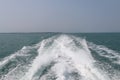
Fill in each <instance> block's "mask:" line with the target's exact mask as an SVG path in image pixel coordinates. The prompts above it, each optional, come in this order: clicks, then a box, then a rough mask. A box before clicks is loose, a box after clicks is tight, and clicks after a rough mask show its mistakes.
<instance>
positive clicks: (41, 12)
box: [0, 0, 120, 32]
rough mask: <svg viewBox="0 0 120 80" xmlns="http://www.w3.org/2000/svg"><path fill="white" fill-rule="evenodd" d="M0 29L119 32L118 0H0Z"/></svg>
mask: <svg viewBox="0 0 120 80" xmlns="http://www.w3.org/2000/svg"><path fill="white" fill-rule="evenodd" d="M0 32H120V0H0Z"/></svg>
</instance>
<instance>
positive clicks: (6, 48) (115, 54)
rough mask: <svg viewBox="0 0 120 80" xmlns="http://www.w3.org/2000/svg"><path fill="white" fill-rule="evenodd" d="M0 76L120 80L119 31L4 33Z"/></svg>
mask: <svg viewBox="0 0 120 80" xmlns="http://www.w3.org/2000/svg"><path fill="white" fill-rule="evenodd" d="M0 80H120V33H66V34H65V33H1V34H0Z"/></svg>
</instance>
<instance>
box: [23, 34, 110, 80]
mask: <svg viewBox="0 0 120 80" xmlns="http://www.w3.org/2000/svg"><path fill="white" fill-rule="evenodd" d="M74 39H76V40H77V41H79V44H80V45H81V46H82V47H78V46H77V45H76V44H75V42H74ZM74 39H73V38H72V37H71V36H67V35H61V36H59V37H58V38H56V39H53V38H50V39H47V40H44V41H42V43H41V46H40V48H39V50H38V52H39V55H38V56H37V57H36V58H35V59H34V60H33V63H32V64H31V68H30V69H29V70H28V72H27V73H26V75H25V76H24V77H23V78H22V79H21V80H39V79H40V80H42V79H41V77H40V76H42V72H43V71H44V68H45V67H46V66H48V65H50V64H51V62H55V64H54V65H53V66H52V67H51V68H50V70H51V71H53V72H54V74H55V75H56V77H57V79H56V80H66V79H67V76H66V74H67V75H69V73H72V72H74V70H76V72H77V73H78V75H79V76H81V78H82V79H83V80H109V78H108V77H107V75H106V74H104V75H103V74H102V72H101V71H99V70H97V68H95V67H94V62H95V60H94V59H93V57H92V56H91V53H90V51H89V49H88V46H87V43H86V41H85V39H77V38H75V37H74ZM51 41H52V43H51ZM50 43H51V45H50V46H48V44H50ZM73 47H74V49H73ZM71 77H72V75H71ZM69 80H70V78H69ZM71 80H72V78H71Z"/></svg>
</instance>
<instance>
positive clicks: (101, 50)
mask: <svg viewBox="0 0 120 80" xmlns="http://www.w3.org/2000/svg"><path fill="white" fill-rule="evenodd" d="M89 47H90V48H91V49H92V50H94V51H96V52H97V53H98V54H99V55H100V56H104V57H106V58H109V60H111V62H113V63H116V64H120V53H118V52H116V51H114V50H112V49H109V48H107V47H106V46H103V45H96V44H94V43H92V42H89ZM113 58H114V59H116V60H115V61H114V60H113Z"/></svg>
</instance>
